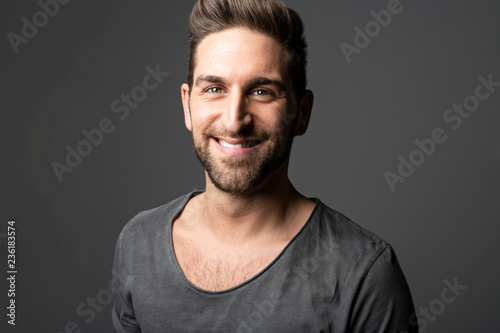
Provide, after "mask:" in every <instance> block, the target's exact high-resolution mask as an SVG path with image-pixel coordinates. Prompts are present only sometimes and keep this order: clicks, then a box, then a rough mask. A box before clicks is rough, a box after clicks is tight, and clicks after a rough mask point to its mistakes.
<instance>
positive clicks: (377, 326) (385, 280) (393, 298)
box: [349, 246, 418, 333]
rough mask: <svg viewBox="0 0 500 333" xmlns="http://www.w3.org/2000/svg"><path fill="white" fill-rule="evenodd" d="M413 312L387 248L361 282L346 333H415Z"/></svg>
mask: <svg viewBox="0 0 500 333" xmlns="http://www.w3.org/2000/svg"><path fill="white" fill-rule="evenodd" d="M414 312H415V309H414V306H413V300H412V297H411V293H410V290H409V288H408V284H407V283H406V279H405V277H404V275H403V272H402V270H401V268H400V266H399V263H398V260H397V258H396V254H395V253H394V251H393V249H392V248H391V246H387V247H386V248H385V249H384V250H383V251H382V252H381V254H380V255H379V256H378V257H377V258H376V260H375V261H374V262H373V264H372V265H371V267H370V268H369V270H368V272H367V274H366V275H365V277H364V279H363V281H361V284H360V286H359V289H358V291H357V295H356V299H355V302H354V307H353V312H352V317H351V320H350V328H351V329H350V330H349V332H352V333H369V332H373V333H375V332H378V333H382V332H391V333H418V327H417V326H414V325H411V324H410V318H411V316H412V314H413V313H414Z"/></svg>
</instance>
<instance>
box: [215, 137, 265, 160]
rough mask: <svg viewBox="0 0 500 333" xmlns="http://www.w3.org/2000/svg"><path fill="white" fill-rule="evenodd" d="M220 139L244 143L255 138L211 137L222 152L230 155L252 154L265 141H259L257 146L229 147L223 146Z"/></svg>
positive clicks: (233, 142) (232, 142)
mask: <svg viewBox="0 0 500 333" xmlns="http://www.w3.org/2000/svg"><path fill="white" fill-rule="evenodd" d="M218 139H220V140H224V141H226V142H227V143H229V144H231V145H238V144H243V143H245V142H248V141H253V140H252V139H229V138H217V137H211V138H210V141H212V143H213V144H214V145H215V146H216V148H217V149H218V150H219V151H220V152H221V153H223V154H224V155H228V156H246V155H250V154H251V153H253V152H254V151H256V150H257V149H259V147H260V146H261V145H262V142H264V141H262V142H259V143H258V144H256V145H255V146H253V147H248V148H227V147H223V146H221V145H220V144H219V142H218V141H217V140H218Z"/></svg>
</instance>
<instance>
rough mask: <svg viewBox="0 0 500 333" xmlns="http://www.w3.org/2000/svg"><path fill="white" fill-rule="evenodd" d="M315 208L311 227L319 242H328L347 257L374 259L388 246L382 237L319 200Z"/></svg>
mask: <svg viewBox="0 0 500 333" xmlns="http://www.w3.org/2000/svg"><path fill="white" fill-rule="evenodd" d="M316 209H317V210H318V211H317V212H316V214H315V215H316V216H315V218H316V223H314V227H313V228H312V229H313V232H315V233H317V237H318V238H319V239H320V242H321V243H326V244H330V246H331V247H334V248H335V249H337V250H339V251H340V252H341V253H343V254H345V255H348V256H349V257H352V256H353V255H358V256H362V257H363V258H364V259H365V260H369V259H370V258H371V259H372V260H374V259H376V257H378V256H379V255H380V254H381V253H382V252H383V251H384V250H385V249H387V248H388V247H390V245H389V243H387V242H386V241H385V240H384V239H382V238H381V237H379V236H378V235H376V234H375V233H373V232H371V231H369V230H366V229H365V228H363V227H361V226H360V225H359V224H357V223H356V222H354V221H352V220H351V219H350V218H348V217H347V216H345V215H344V214H342V213H340V212H338V211H336V210H335V209H333V208H331V207H329V206H327V205H326V204H324V203H322V202H321V201H319V203H318V206H317V208H316ZM311 222H312V221H311Z"/></svg>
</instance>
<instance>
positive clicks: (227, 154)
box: [183, 28, 302, 194]
mask: <svg viewBox="0 0 500 333" xmlns="http://www.w3.org/2000/svg"><path fill="white" fill-rule="evenodd" d="M284 59H286V51H285V49H284V47H283V46H281V45H280V44H279V43H278V42H276V41H275V40H274V39H272V38H271V37H268V36H265V35H263V34H260V33H256V32H251V31H249V30H247V29H239V28H238V29H229V30H224V31H221V32H218V33H213V34H210V35H208V36H207V37H205V39H203V40H202V42H201V43H200V44H199V46H198V49H197V52H196V67H195V70H194V81H193V87H192V89H191V91H189V89H188V87H187V85H183V102H184V111H185V121H186V127H187V128H188V129H189V130H190V131H192V135H193V142H194V148H195V152H196V155H197V156H198V159H199V160H200V162H201V163H202V165H203V166H204V168H205V170H206V171H207V173H208V175H209V177H210V179H211V180H212V182H213V184H214V185H215V186H216V187H217V188H218V189H220V190H222V191H225V192H228V193H233V194H241V193H245V192H247V191H250V190H252V189H254V188H255V187H256V186H257V185H259V184H260V183H261V182H262V181H263V180H264V179H266V178H267V177H268V176H269V175H271V174H273V172H274V171H275V170H277V169H278V168H279V167H280V166H282V165H283V164H284V163H285V162H287V161H288V156H289V154H290V149H291V145H292V140H293V137H294V135H296V134H297V132H296V130H295V125H296V124H297V121H298V117H297V114H298V107H297V103H296V98H295V96H294V94H293V86H292V82H291V79H290V77H289V75H288V74H287V73H286V72H285V65H286V64H285V63H284ZM188 91H189V93H188ZM298 134H302V133H298ZM285 167H286V165H285Z"/></svg>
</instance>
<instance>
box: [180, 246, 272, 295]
mask: <svg viewBox="0 0 500 333" xmlns="http://www.w3.org/2000/svg"><path fill="white" fill-rule="evenodd" d="M273 259H274V257H271V256H266V255H254V254H252V255H248V256H244V255H236V254H231V253H229V251H228V252H226V253H219V254H218V255H207V254H203V253H201V252H200V251H192V253H182V252H181V253H177V261H178V262H179V265H180V267H181V269H182V271H183V273H184V275H185V276H186V278H187V279H188V280H189V281H190V282H191V283H192V284H194V285H195V286H197V287H199V288H202V289H205V290H210V291H221V290H226V289H230V288H232V287H235V286H237V285H239V284H241V283H243V282H245V281H247V280H249V279H250V278H252V277H253V276H255V275H257V274H258V273H259V272H260V271H262V270H263V269H264V268H265V267H266V266H267V265H269V264H270V263H271V261H272V260H273Z"/></svg>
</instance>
